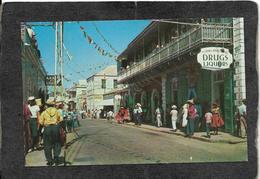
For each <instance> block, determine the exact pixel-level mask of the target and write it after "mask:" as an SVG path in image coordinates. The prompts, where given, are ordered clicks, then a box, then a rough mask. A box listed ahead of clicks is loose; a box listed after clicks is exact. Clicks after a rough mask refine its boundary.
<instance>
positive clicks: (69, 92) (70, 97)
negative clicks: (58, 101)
mask: <svg viewBox="0 0 260 179" xmlns="http://www.w3.org/2000/svg"><path fill="white" fill-rule="evenodd" d="M76 85H77V84H74V85H73V86H72V87H71V88H69V89H66V93H65V94H66V95H65V102H66V104H67V105H68V110H73V109H76V101H77V100H76Z"/></svg>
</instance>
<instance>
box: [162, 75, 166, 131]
mask: <svg viewBox="0 0 260 179" xmlns="http://www.w3.org/2000/svg"><path fill="white" fill-rule="evenodd" d="M161 78H162V109H163V115H162V117H163V121H162V123H163V126H166V79H167V75H166V74H165V73H163V74H162V75H161Z"/></svg>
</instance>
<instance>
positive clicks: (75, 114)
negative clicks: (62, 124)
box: [72, 109, 80, 130]
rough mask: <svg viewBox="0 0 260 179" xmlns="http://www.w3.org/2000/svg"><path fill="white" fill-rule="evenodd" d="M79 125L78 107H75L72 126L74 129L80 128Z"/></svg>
mask: <svg viewBox="0 0 260 179" xmlns="http://www.w3.org/2000/svg"><path fill="white" fill-rule="evenodd" d="M79 126H80V124H79V119H78V115H77V112H76V109H74V110H73V112H72V128H73V130H74V129H76V128H78V127H79Z"/></svg>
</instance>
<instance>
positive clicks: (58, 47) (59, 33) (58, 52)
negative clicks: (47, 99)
mask: <svg viewBox="0 0 260 179" xmlns="http://www.w3.org/2000/svg"><path fill="white" fill-rule="evenodd" d="M55 25H56V28H55V62H54V68H55V72H54V73H55V74H54V75H55V84H54V98H57V92H58V90H57V82H58V79H59V78H57V77H60V79H59V80H60V81H59V82H60V83H61V86H60V90H59V92H60V94H61V97H62V98H63V95H64V84H63V76H64V75H63V73H64V71H63V22H55Z"/></svg>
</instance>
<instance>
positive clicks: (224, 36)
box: [118, 24, 232, 83]
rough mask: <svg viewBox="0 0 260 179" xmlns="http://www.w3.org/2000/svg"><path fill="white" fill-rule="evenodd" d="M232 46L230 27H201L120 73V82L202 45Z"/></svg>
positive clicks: (205, 25) (206, 25)
mask: <svg viewBox="0 0 260 179" xmlns="http://www.w3.org/2000/svg"><path fill="white" fill-rule="evenodd" d="M205 43H208V44H232V28H231V26H228V25H208V24H204V25H200V26H197V27H196V28H195V29H192V30H190V31H188V32H186V33H185V34H182V35H181V36H180V37H179V38H178V39H176V40H175V41H173V42H171V43H169V44H167V45H166V46H165V47H163V48H161V49H160V50H158V51H157V52H156V53H153V54H150V55H148V56H147V57H145V58H144V59H143V60H141V61H140V62H138V63H136V64H135V65H132V66H131V67H129V68H128V69H125V70H124V71H122V72H120V73H119V76H118V81H119V83H122V82H124V81H126V80H128V79H130V78H132V77H133V76H135V75H137V74H139V73H142V72H144V71H145V70H147V69H152V68H155V67H157V66H159V65H160V64H162V63H164V62H165V61H167V60H169V59H171V60H175V59H176V57H178V56H180V55H182V54H184V53H187V52H189V51H191V50H192V49H193V48H196V47H199V46H200V45H202V44H205Z"/></svg>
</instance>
